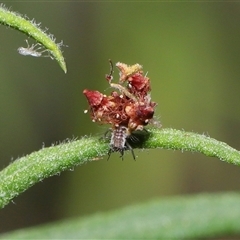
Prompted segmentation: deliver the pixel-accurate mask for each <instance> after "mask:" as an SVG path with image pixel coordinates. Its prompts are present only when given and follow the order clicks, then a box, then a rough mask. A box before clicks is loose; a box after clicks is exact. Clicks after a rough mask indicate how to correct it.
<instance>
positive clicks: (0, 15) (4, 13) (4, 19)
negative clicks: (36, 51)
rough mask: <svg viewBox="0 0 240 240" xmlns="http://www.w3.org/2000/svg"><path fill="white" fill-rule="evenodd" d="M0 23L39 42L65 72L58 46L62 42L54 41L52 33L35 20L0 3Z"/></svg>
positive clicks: (64, 64) (65, 68)
mask: <svg viewBox="0 0 240 240" xmlns="http://www.w3.org/2000/svg"><path fill="white" fill-rule="evenodd" d="M0 24H3V25H6V26H9V27H11V28H14V29H17V30H19V31H21V32H23V33H25V34H27V35H28V36H30V37H32V38H33V39H35V40H36V41H37V42H39V43H41V44H42V45H43V46H44V47H45V48H46V49H48V50H49V52H50V53H51V54H52V55H53V56H54V58H55V59H56V60H57V62H58V63H59V65H60V66H61V68H62V69H63V71H64V72H65V73H66V72H67V67H66V63H65V61H64V58H63V55H62V52H61V49H60V47H61V46H62V43H58V44H57V43H56V42H55V38H54V37H53V35H52V34H46V33H45V30H42V29H41V28H40V24H37V23H36V22H35V20H31V21H30V20H28V19H26V18H25V17H23V16H21V15H20V14H18V13H15V12H13V11H9V10H8V9H7V8H6V7H4V6H3V4H0Z"/></svg>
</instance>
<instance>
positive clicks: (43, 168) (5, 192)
mask: <svg viewBox="0 0 240 240" xmlns="http://www.w3.org/2000/svg"><path fill="white" fill-rule="evenodd" d="M148 131H149V136H148V139H146V140H145V141H144V142H141V143H139V146H138V147H139V148H149V149H153V148H162V149H173V150H182V151H192V152H200V153H203V154H205V155H206V156H211V157H217V158H219V159H221V160H222V161H225V162H228V163H232V164H235V165H239V164H240V152H239V151H237V150H235V149H233V148H231V147H230V146H228V145H227V144H225V143H223V142H219V141H217V140H215V139H213V138H210V137H207V136H205V135H199V134H196V133H191V132H185V131H180V130H175V129H149V130H148ZM108 149H109V142H106V141H100V139H99V138H96V137H84V138H82V139H80V140H73V141H67V142H65V143H61V144H59V145H56V146H52V147H48V148H43V149H41V150H39V151H37V152H33V153H31V154H29V155H27V156H25V157H22V158H20V159H18V160H16V161H14V162H13V163H11V164H10V165H9V166H8V167H6V168H5V169H3V170H2V171H1V172H0V208H2V207H4V206H5V205H6V204H7V203H9V202H10V201H11V200H12V199H13V198H14V197H16V196H17V195H18V194H20V193H21V192H23V191H25V190H27V189H28V188H29V187H31V186H32V185H34V184H35V183H37V182H39V181H42V180H43V179H44V178H47V177H50V176H53V175H56V174H59V173H60V172H62V171H64V170H68V169H72V168H74V167H75V166H77V165H80V164H83V163H85V162H88V161H93V160H99V159H101V158H102V156H104V155H106V154H107V153H108Z"/></svg>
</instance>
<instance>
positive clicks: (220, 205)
mask: <svg viewBox="0 0 240 240" xmlns="http://www.w3.org/2000/svg"><path fill="white" fill-rule="evenodd" d="M239 202H240V194H236V193H226V194H213V195H211V194H201V195H200V194H199V195H196V196H186V197H174V198H166V199H162V200H159V199H158V200H154V201H151V202H148V203H143V204H137V205H134V206H129V207H125V208H123V209H120V210H115V211H111V212H108V213H98V214H95V215H92V216H89V217H84V218H75V219H69V220H64V221H59V222H56V223H52V224H47V225H43V226H39V227H32V228H28V229H22V230H17V231H14V232H12V233H8V234H3V235H0V238H1V239H194V238H204V237H205V238H207V237H218V236H229V235H230V236H231V235H237V234H240V224H239V223H240V208H239Z"/></svg>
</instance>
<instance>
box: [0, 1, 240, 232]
mask: <svg viewBox="0 0 240 240" xmlns="http://www.w3.org/2000/svg"><path fill="white" fill-rule="evenodd" d="M6 6H7V7H11V10H13V11H17V12H20V13H22V14H26V15H27V16H28V17H29V18H30V19H33V18H34V19H35V20H36V22H41V23H42V27H43V28H45V27H47V28H49V31H48V32H50V33H52V34H54V36H55V37H56V39H57V42H60V41H61V40H63V42H64V44H66V45H68V47H64V48H63V50H64V57H65V59H66V62H67V66H68V73H67V74H64V73H63V71H62V70H61V68H60V67H59V66H58V64H57V62H56V61H52V60H51V59H50V58H33V57H24V56H21V55H19V54H18V53H17V48H18V47H20V46H25V45H26V43H25V39H26V38H27V37H26V36H25V35H24V34H22V33H20V32H18V31H15V30H12V29H10V28H8V27H6V26H0V36H1V45H0V69H1V71H0V78H1V81H0V114H1V117H0V132H1V144H0V164H1V165H0V167H1V169H3V168H4V167H6V166H7V165H8V164H9V163H10V162H11V161H13V160H15V159H17V158H18V157H21V156H23V155H26V154H29V153H31V152H33V151H37V150H39V149H40V148H41V147H42V145H43V143H44V145H45V146H46V147H47V146H50V145H51V144H52V143H56V142H58V141H63V140H64V139H66V138H73V137H81V136H83V135H89V134H99V135H101V134H103V133H104V132H105V130H106V128H107V127H105V126H98V125H97V124H94V123H92V122H91V120H90V117H89V115H85V114H84V113H83V110H84V109H86V108H87V106H88V105H87V101H86V99H85V97H84V96H83V94H82V91H83V89H85V88H88V89H93V90H95V89H97V90H99V91H105V90H106V91H107V90H108V88H109V86H108V84H107V82H106V80H105V79H104V76H105V74H106V73H108V72H109V64H108V59H109V58H111V59H112V60H113V62H118V61H120V62H124V63H127V64H134V63H139V64H142V65H143V67H144V71H145V72H148V77H150V79H151V83H152V99H153V101H156V102H158V107H157V112H156V116H157V117H159V118H160V121H161V123H162V125H163V127H172V128H176V129H184V130H186V131H194V132H198V133H204V134H207V135H209V136H211V137H213V138H216V139H218V140H221V141H224V142H227V143H228V144H230V145H231V146H233V147H235V148H237V149H240V140H239V134H240V112H238V102H239V99H240V96H239V87H240V67H239V64H240V28H239V26H240V4H239V3H227V2H225V3H223V2H222V3H211V2H208V3H199V2H198V3H197V2H191V3H189V2H172V3H171V2H158V3H156V2H144V3H143V2H139V3H136V2H129V3H127V2H94V3H86V2H71V1H69V2H57V1H51V2H41V1H38V2H20V1H19V2H18V1H15V2H11V1H8V2H6ZM29 41H30V42H31V43H32V42H33V41H31V40H29ZM117 77H118V72H117V70H116V69H115V79H117ZM135 154H136V155H137V156H138V158H137V161H133V159H132V156H131V154H130V153H127V154H126V155H125V159H124V161H121V159H120V158H119V154H117V153H115V154H113V155H112V156H111V159H110V160H109V161H107V157H105V158H104V159H102V160H100V161H94V162H91V163H88V164H86V165H83V166H80V167H78V168H75V169H74V171H68V172H64V173H61V175H60V176H55V177H52V178H49V179H46V180H44V181H43V182H41V183H39V184H37V185H35V186H33V187H32V188H31V189H29V190H27V191H26V192H25V193H23V194H21V195H20V196H19V197H17V198H15V199H14V202H13V203H11V204H9V205H8V206H6V207H5V208H4V209H3V210H1V212H0V232H6V231H9V230H12V229H17V228H21V227H26V226H32V225H37V224H41V223H44V222H50V221H54V220H57V219H62V218H67V217H72V216H84V215H87V214H91V213H95V212H99V211H107V210H111V209H115V208H119V207H122V206H126V205H129V204H134V203H138V202H143V201H147V200H149V199H152V198H154V197H165V196H171V195H172V196H173V197H174V196H175V195H179V194H191V193H199V192H216V191H232V190H234V191H238V190H239V189H240V169H239V168H238V167H236V166H232V165H228V164H226V163H223V162H221V161H219V160H218V159H214V158H208V157H205V156H203V155H200V154H197V153H188V152H186V153H181V152H178V151H175V152H174V151H166V150H161V149H158V150H145V151H142V150H135Z"/></svg>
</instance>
